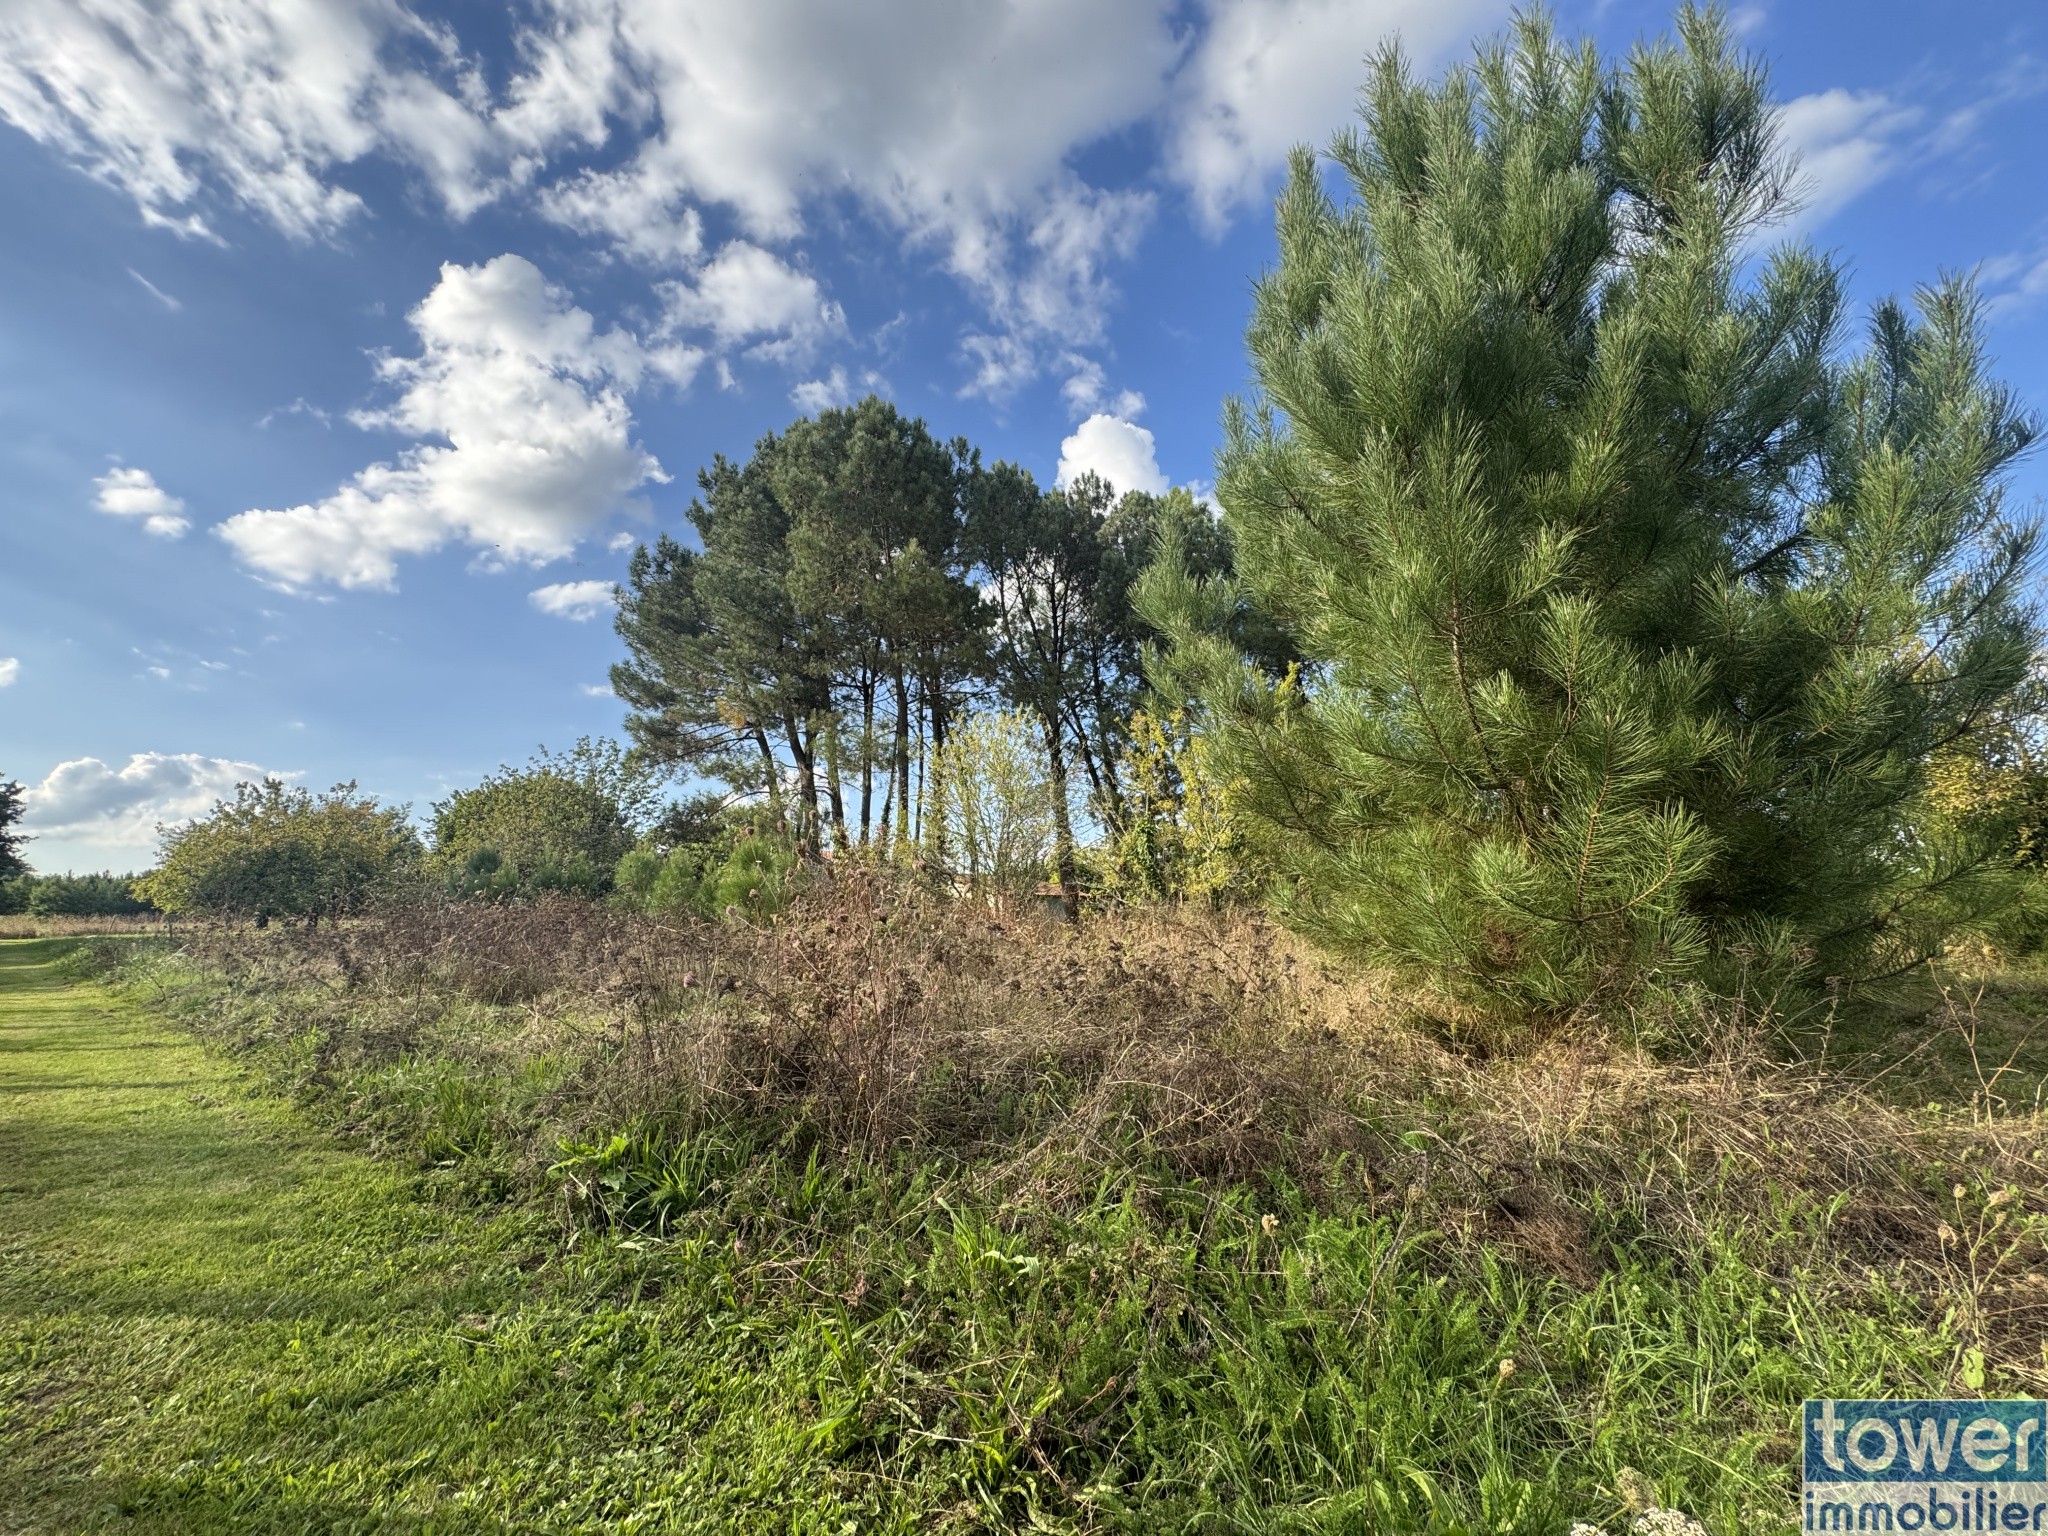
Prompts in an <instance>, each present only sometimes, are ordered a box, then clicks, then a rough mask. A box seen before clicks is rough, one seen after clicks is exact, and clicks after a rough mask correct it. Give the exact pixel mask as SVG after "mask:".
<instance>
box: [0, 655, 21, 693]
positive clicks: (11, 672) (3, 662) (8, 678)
mask: <svg viewBox="0 0 2048 1536" xmlns="http://www.w3.org/2000/svg"><path fill="white" fill-rule="evenodd" d="M20 676H21V658H20V657H19V656H0V688H12V687H13V686H14V680H15V679H16V678H17V677H20Z"/></svg>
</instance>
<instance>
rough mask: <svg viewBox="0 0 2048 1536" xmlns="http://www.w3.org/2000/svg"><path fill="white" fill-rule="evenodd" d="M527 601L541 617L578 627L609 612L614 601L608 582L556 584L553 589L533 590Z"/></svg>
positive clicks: (614, 596) (564, 582) (561, 582)
mask: <svg viewBox="0 0 2048 1536" xmlns="http://www.w3.org/2000/svg"><path fill="white" fill-rule="evenodd" d="M526 600H527V601H528V602H529V603H531V604H533V606H534V607H536V608H538V609H539V610H540V611H541V612H542V613H551V614H553V615H554V616H555V617H556V618H558V619H574V620H575V621H576V622H577V623H579V624H581V623H582V622H584V620H586V619H594V618H596V617H597V616H598V615H599V614H600V613H605V612H608V611H609V610H610V609H611V608H612V606H613V604H614V603H615V602H616V601H617V597H616V595H615V594H614V593H613V591H612V584H611V583H610V582H608V581H558V582H555V583H554V584H553V585H552V586H546V587H535V588H534V589H533V590H532V591H531V592H529V593H527V594H526Z"/></svg>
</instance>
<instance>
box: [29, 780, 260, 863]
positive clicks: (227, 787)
mask: <svg viewBox="0 0 2048 1536" xmlns="http://www.w3.org/2000/svg"><path fill="white" fill-rule="evenodd" d="M264 777H265V770H263V769H262V768H259V767H257V766H256V764H254V763H247V762H241V761H239V760H237V759H235V758H227V757H205V756H201V755H200V754H198V753H196V752H176V753H167V752H138V753H136V754H134V755H133V756H131V757H130V758H129V759H128V761H127V762H126V763H125V764H123V765H122V766H121V767H119V768H116V767H114V766H112V765H111V764H109V763H105V762H102V761H101V760H100V759H99V758H97V757H78V758H73V759H71V760H70V761H69V762H63V763H59V764H58V765H57V766H56V767H55V768H52V769H51V770H50V772H49V773H48V775H46V776H45V777H44V779H43V781H42V782H41V783H39V784H34V785H31V786H30V787H29V789H28V792H27V793H26V794H25V795H24V796H23V797H22V806H23V813H22V826H23V828H24V829H25V830H27V831H28V832H30V833H31V834H33V835H34V836H35V837H36V838H37V840H38V843H43V842H45V840H48V841H59V842H63V843H67V844H74V845H84V846H86V847H89V848H92V849H104V850H127V851H129V853H130V856H132V851H133V850H136V849H147V848H149V847H151V846H152V845H153V844H154V843H155V842H156V834H157V827H158V826H159V824H161V825H165V826H175V825H177V824H179V823H181V822H185V821H189V820H191V819H192V818H193V817H195V816H203V815H204V814H205V813H206V812H207V811H209V810H211V809H212V808H213V803H214V802H215V801H216V800H221V799H225V798H227V797H228V796H229V795H232V794H233V793H234V789H235V785H237V784H240V783H255V782H258V781H260V780H261V779H263V778H264ZM277 777H285V778H291V777H295V775H291V774H285V775H277ZM36 851H37V852H38V853H40V852H41V851H42V850H41V849H38V850H36ZM91 862H94V863H98V862H104V861H103V860H93V861H91ZM37 865H38V867H39V868H46V869H47V868H50V867H52V866H51V865H50V863H49V861H48V860H47V859H46V858H38V859H37Z"/></svg>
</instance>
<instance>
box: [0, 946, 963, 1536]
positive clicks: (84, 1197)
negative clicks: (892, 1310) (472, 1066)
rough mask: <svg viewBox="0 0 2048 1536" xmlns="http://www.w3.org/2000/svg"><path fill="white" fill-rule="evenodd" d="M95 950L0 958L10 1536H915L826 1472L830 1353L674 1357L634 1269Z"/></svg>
mask: <svg viewBox="0 0 2048 1536" xmlns="http://www.w3.org/2000/svg"><path fill="white" fill-rule="evenodd" d="M68 947H69V946H68V944H67V942H66V941H61V940H57V941H16V942H7V943H0V1530H5V1531H9V1532H13V1531H35V1532H74V1531H78V1532H85V1531H98V1530H103V1529H117V1530H127V1531H147V1532H202V1531H205V1532H212V1531H220V1532H237V1533H241V1532H252V1533H253V1532H269V1531H278V1532H284V1531H289V1532H294V1533H302V1532H309V1531H320V1532H353V1531H388V1532H419V1533H423V1536H424V1533H428V1532H437V1533H438V1532H470V1531H478V1532H482V1531H521V1532H524V1531H535V1530H565V1531H566V1530H579V1531H583V1530H587V1531H631V1530H642V1529H649V1530H665V1531H687V1530H707V1531H710V1530H717V1531H727V1530H744V1529H762V1530H788V1531H812V1530H816V1531H832V1532H839V1531H842V1530H847V1529H860V1530H870V1529H882V1530H887V1529H892V1528H901V1529H910V1528H915V1527H914V1525H913V1522H912V1520H911V1516H910V1512H909V1509H908V1508H907V1506H906V1501H905V1500H904V1499H902V1498H901V1497H898V1496H896V1495H895V1494H894V1493H893V1491H892V1490H891V1489H890V1488H888V1487H887V1486H878V1485H877V1483H876V1481H875V1480H874V1479H871V1478H852V1479H849V1478H848V1477H847V1476H846V1475H844V1474H843V1473H834V1472H833V1470H832V1469H829V1468H828V1469H821V1468H818V1467H816V1466H813V1465H806V1463H810V1462H813V1461H815V1459H816V1450H815V1444H816V1441H815V1437H814V1436H813V1435H811V1434H810V1432H809V1428H808V1426H807V1425H806V1424H804V1423H803V1422H802V1418H801V1415H800V1414H798V1413H796V1412H794V1411H793V1409H792V1406H791V1405H790V1403H789V1402H788V1397H787V1394H786V1392H784V1391H783V1390H782V1384H783V1383H785V1382H786V1381H787V1380H788V1379H790V1378H791V1377H792V1376H794V1377H795V1378H796V1379H802V1377H803V1376H804V1375H805V1374H806V1372H807V1371H808V1370H810V1369H812V1368H815V1367H817V1366H819V1365H821V1364H822V1365H824V1366H827V1367H829V1364H830V1359H831V1355H830V1350H829V1348H828V1347H827V1346H826V1344H825V1343H824V1342H823V1341H822V1340H821V1337H820V1335H819V1334H818V1333H817V1332H816V1331H812V1332H810V1333H809V1334H808V1335H806V1334H805V1333H804V1332H803V1331H801V1330H799V1331H797V1332H796V1333H795V1334H794V1336H789V1337H785V1338H782V1339H780V1340H764V1339H763V1338H762V1337H761V1335H762V1332H763V1323H764V1320H760V1319H750V1318H749V1317H747V1316H745V1315H744V1314H740V1313H727V1314H725V1315H724V1316H707V1315H705V1313H704V1311H703V1310H702V1309H699V1308H696V1307H692V1308H688V1309H686V1311H685V1312H684V1313H683V1314H682V1315H681V1316H680V1317H679V1318H678V1319H677V1322H676V1325H675V1326H671V1325H670V1323H669V1321H668V1320H667V1319H666V1318H665V1315H664V1312H663V1309H661V1308H658V1307H655V1306H653V1305H651V1304H640V1305H636V1304H634V1303H632V1301H631V1300H630V1293H629V1294H628V1295H627V1296H625V1297H621V1296H618V1295H617V1294H616V1292H617V1291H618V1289H619V1287H620V1286H621V1284H622V1283H623V1284H627V1285H630V1283H631V1277H630V1274H628V1273H625V1272H622V1270H621V1268H620V1265H619V1261H621V1260H624V1261H626V1262H627V1263H628V1264H630V1262H631V1260H632V1257H633V1256H632V1255H631V1253H630V1252H628V1253H625V1254H620V1253H617V1252H616V1251H614V1252H613V1253H612V1254H611V1255H610V1256H609V1257H608V1258H598V1259H592V1260H573V1259H571V1258H567V1257H564V1250H563V1245H562V1241H561V1233H560V1231H559V1229H558V1228H557V1227H556V1226H555V1225H554V1224H553V1223H552V1222H551V1221H549V1219H548V1218H547V1216H546V1214H545V1213H544V1212H537V1211H535V1210H533V1209H531V1208H527V1209H523V1210H521V1209H513V1210H509V1211H498V1212H495V1213H494V1212H488V1211H485V1212H478V1211H472V1210H463V1209H451V1208H449V1207H447V1206H445V1205H442V1204H437V1203H436V1202H434V1201H433V1200H431V1199H428V1198H423V1197H422V1194H421V1192H420V1191H419V1190H418V1188H417V1187H416V1185H417V1180H416V1179H415V1178H414V1176H412V1175H410V1174H408V1173H406V1172H404V1171H402V1170H394V1169H393V1168H391V1167H388V1166H385V1165H382V1164H379V1163H377V1162H375V1161H372V1160H370V1159H368V1158H365V1157H363V1156H361V1155H359V1154H355V1153H352V1152H350V1151H347V1150H345V1149H340V1148H337V1147H336V1146H334V1145H333V1144H331V1143H328V1142H326V1141H324V1139H323V1138H322V1137H320V1136H319V1135H318V1134H316V1133H314V1132H312V1131H310V1130H309V1129H308V1128H307V1127H306V1126H305V1125H303V1124H302V1123H300V1122H299V1121H298V1120H296V1119H295V1117H294V1115H293V1114H292V1112H291V1111H290V1110H289V1109H287V1108H281V1107H279V1106H277V1105H275V1104H274V1103H269V1102H265V1101H264V1100H262V1099H261V1098H259V1097H257V1096H254V1095H252V1094H249V1093H247V1092H245V1091H243V1089H242V1088H241V1087H240V1086H239V1085H238V1083H237V1081H236V1078H235V1074H234V1071H233V1069H232V1068H231V1067H230V1066H228V1065H226V1064H224V1063H223V1062H222V1061H221V1060H219V1059H218V1058H216V1057H213V1056H209V1055H208V1054H207V1053H206V1052H204V1051H203V1050H202V1049H201V1048H200V1047H199V1046H197V1045H196V1044H194V1043H192V1042H191V1041H189V1040H188V1039H185V1038H183V1037H182V1036H180V1035H178V1034H176V1033H175V1032H173V1031H172V1030H171V1029H170V1028H168V1027H167V1026H165V1025H164V1024H162V1023H160V1022H157V1021H153V1020H151V1019H149V1018H148V1017H146V1016H144V1015H143V1014H141V1013H139V1012H138V1011H136V1010H134V1009H133V1008H131V1007H128V1006H125V1005H123V1004H121V1003H119V1002H117V1001H115V1000H114V999H112V998H110V997H109V996H108V995H107V994H106V993H104V992H102V991H100V990H99V989H97V988H95V987H93V986H90V985H85V984H80V983H77V982H74V981H71V980H69V979H67V978H66V977H65V975H64V974H63V965H62V957H63V953H64V951H65V950H66V949H67V948H68ZM764 1351H765V1352H766V1353H767V1354H769V1355H775V1354H778V1353H779V1354H782V1355H784V1356H786V1357H789V1358H783V1359H782V1360H780V1361H779V1362H778V1363H779V1365H780V1366H781V1367H783V1368H781V1369H762V1367H763V1366H767V1365H769V1364H770V1363H771V1362H769V1361H768V1360H765V1359H763V1358H762V1355H763V1352H764ZM807 1353H808V1355H810V1356H815V1357H816V1358H807V1357H806V1356H807ZM931 1491H932V1490H930V1489H927V1490H926V1498H927V1499H928V1498H929V1496H930V1493H931ZM909 1502H910V1503H913V1504H914V1503H921V1502H923V1501H922V1500H912V1501H909Z"/></svg>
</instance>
